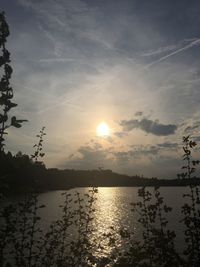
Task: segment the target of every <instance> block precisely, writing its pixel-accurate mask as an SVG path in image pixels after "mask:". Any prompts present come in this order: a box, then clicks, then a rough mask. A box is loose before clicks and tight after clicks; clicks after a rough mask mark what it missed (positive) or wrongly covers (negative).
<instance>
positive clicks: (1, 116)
mask: <svg viewBox="0 0 200 267" xmlns="http://www.w3.org/2000/svg"><path fill="white" fill-rule="evenodd" d="M9 34H10V33H9V26H8V24H7V22H6V19H5V14H4V12H1V13H0V49H1V55H0V69H1V72H2V77H1V79H0V108H1V109H0V152H1V151H3V147H4V143H3V142H4V135H5V134H6V129H8V128H9V127H11V126H13V127H16V128H20V127H21V123H22V122H24V121H26V120H18V119H17V118H16V117H15V116H12V117H11V119H10V121H9V118H8V113H9V111H10V110H11V109H12V108H14V107H16V106H17V104H16V103H13V102H12V101H11V99H12V98H13V89H12V87H11V86H10V79H11V75H12V71H13V70H12V67H11V66H10V53H9V51H8V50H7V49H6V41H7V37H8V36H9Z"/></svg>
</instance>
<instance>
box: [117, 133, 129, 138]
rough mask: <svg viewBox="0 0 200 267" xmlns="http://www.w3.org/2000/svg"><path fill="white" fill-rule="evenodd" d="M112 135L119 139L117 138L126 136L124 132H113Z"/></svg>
mask: <svg viewBox="0 0 200 267" xmlns="http://www.w3.org/2000/svg"><path fill="white" fill-rule="evenodd" d="M114 135H115V136H117V137H119V138H123V137H125V136H127V135H128V134H127V133H126V132H115V133H114Z"/></svg>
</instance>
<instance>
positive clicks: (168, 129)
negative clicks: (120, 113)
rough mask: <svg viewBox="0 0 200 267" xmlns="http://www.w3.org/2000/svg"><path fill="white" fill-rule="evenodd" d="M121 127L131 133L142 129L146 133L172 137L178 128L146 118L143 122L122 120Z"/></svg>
mask: <svg viewBox="0 0 200 267" xmlns="http://www.w3.org/2000/svg"><path fill="white" fill-rule="evenodd" d="M120 125H121V126H122V127H123V130H124V131H125V132H129V131H131V130H133V129H141V130H142V131H144V132H146V133H151V134H154V135H157V136H167V135H171V134H174V133H175V131H176V130H177V126H176V125H174V124H162V123H159V121H157V120H155V121H152V120H150V119H146V118H143V119H141V120H122V121H121V122H120Z"/></svg>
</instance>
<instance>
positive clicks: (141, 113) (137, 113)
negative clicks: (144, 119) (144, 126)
mask: <svg viewBox="0 0 200 267" xmlns="http://www.w3.org/2000/svg"><path fill="white" fill-rule="evenodd" d="M142 115H143V112H142V111H137V112H135V116H138V117H139V116H142Z"/></svg>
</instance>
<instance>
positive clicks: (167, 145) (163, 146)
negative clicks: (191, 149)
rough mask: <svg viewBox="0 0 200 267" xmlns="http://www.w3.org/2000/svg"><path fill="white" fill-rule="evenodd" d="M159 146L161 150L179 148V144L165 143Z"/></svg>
mask: <svg viewBox="0 0 200 267" xmlns="http://www.w3.org/2000/svg"><path fill="white" fill-rule="evenodd" d="M157 146H158V147H160V148H172V149H175V148H177V147H178V143H169V142H165V143H161V144H157Z"/></svg>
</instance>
